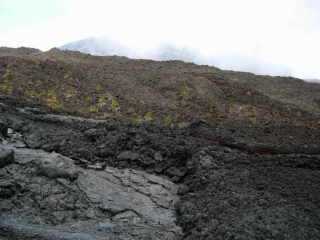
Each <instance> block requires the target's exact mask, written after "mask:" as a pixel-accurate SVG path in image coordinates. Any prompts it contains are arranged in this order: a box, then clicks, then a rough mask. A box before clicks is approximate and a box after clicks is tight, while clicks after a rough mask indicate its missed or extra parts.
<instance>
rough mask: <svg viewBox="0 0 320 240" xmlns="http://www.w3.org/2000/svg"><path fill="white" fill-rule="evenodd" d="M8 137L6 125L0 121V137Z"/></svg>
mask: <svg viewBox="0 0 320 240" xmlns="http://www.w3.org/2000/svg"><path fill="white" fill-rule="evenodd" d="M1 136H2V137H8V125H7V124H5V123H4V122H2V121H1V120H0V137H1Z"/></svg>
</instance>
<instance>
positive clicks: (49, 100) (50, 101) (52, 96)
mask: <svg viewBox="0 0 320 240" xmlns="http://www.w3.org/2000/svg"><path fill="white" fill-rule="evenodd" d="M45 101H46V104H47V106H48V107H50V108H52V109H60V108H62V103H61V102H60V101H59V99H58V97H57V94H56V93H55V91H54V90H49V91H48V92H47V95H46V99H45Z"/></svg>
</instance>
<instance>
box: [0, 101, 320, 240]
mask: <svg viewBox="0 0 320 240" xmlns="http://www.w3.org/2000/svg"><path fill="white" fill-rule="evenodd" d="M0 132H1V143H0V239H5V240H11V239H45V240H60V239H68V240H69V239H72V240H75V239H81V240H82V239H86V240H87V239H186V240H193V239H230V240H231V239H237V240H240V239H241V240H245V239H246V240H247V239H249V240H250V239H279V240H280V239H281V240H282V239H288V240H289V239H290V240H292V239H293V240H301V239H306V240H312V239H320V191H319V190H320V144H319V137H320V130H318V129H309V128H306V127H304V126H300V127H299V126H295V125H290V124H288V123H287V124H284V123H282V125H281V124H280V123H279V125H272V124H269V125H268V124H266V125H259V126H254V125H247V124H246V123H245V122H241V121H232V122H223V123H220V124H217V125H211V126H209V125H208V124H206V123H205V122H201V121H199V122H194V123H192V124H190V125H188V126H186V127H184V128H179V129H173V128H165V127H160V126H156V125H150V124H141V125H134V124H130V123H125V122H121V121H114V120H108V121H101V120H92V119H83V118H79V117H72V116H66V115H54V114H52V113H50V112H47V111H46V110H44V109H41V108H39V107H35V106H32V105H28V106H26V105H25V104H20V103H19V102H15V101H14V100H12V99H8V98H1V104H0Z"/></svg>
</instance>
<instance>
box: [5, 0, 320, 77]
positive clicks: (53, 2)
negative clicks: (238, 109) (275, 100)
mask: <svg viewBox="0 0 320 240" xmlns="http://www.w3.org/2000/svg"><path fill="white" fill-rule="evenodd" d="M100 36H104V37H105V38H107V39H110V40H112V41H113V42H116V43H117V44H119V45H121V46H125V47H126V48H128V49H130V50H131V51H133V52H135V54H136V55H137V56H138V57H150V56H149V55H148V54H149V53H150V52H152V51H153V50H154V49H157V48H161V47H162V46H173V47H175V48H178V49H180V50H181V49H182V50H185V51H186V52H187V55H188V56H189V55H190V54H191V55H192V54H194V55H195V56H194V59H196V60H197V62H199V63H209V64H215V65H217V66H219V67H222V68H229V69H230V68H232V69H237V70H244V71H254V72H257V73H265V74H274V75H293V76H296V77H301V78H319V79H320V61H319V56H320V1H319V0H157V1H156V0H134V1H133V0H90V1H82V0H0V45H2V46H10V47H18V46H28V47H35V48H40V49H42V50H48V49H50V48H52V47H55V46H61V45H64V44H65V43H68V42H72V41H76V40H79V39H83V38H88V37H100ZM167 50H168V48H166V51H167Z"/></svg>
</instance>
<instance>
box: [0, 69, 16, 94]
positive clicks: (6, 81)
mask: <svg viewBox="0 0 320 240" xmlns="http://www.w3.org/2000/svg"><path fill="white" fill-rule="evenodd" d="M13 78H14V76H13V73H12V72H11V70H10V69H9V68H7V69H6V72H5V74H4V75H3V77H2V82H1V83H0V91H1V92H3V93H5V94H11V93H12V91H13V82H12V81H13Z"/></svg>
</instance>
